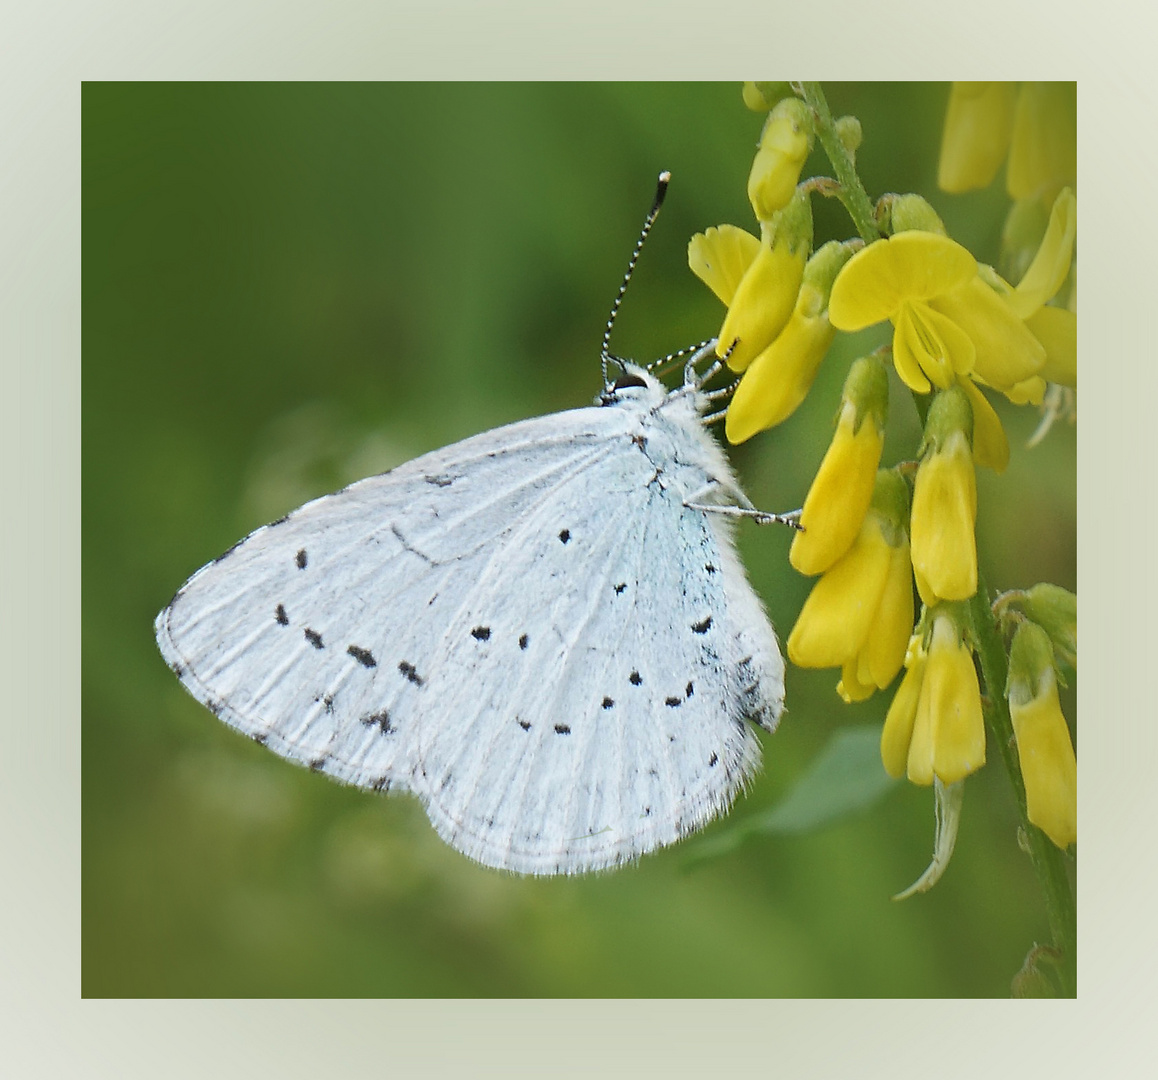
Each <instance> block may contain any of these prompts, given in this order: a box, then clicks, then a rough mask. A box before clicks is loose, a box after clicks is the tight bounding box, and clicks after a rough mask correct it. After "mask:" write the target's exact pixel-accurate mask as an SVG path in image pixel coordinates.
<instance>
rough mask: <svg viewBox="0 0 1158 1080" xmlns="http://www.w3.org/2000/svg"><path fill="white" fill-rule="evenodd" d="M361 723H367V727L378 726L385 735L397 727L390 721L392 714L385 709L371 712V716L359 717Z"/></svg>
mask: <svg viewBox="0 0 1158 1080" xmlns="http://www.w3.org/2000/svg"><path fill="white" fill-rule="evenodd" d="M359 723H362V724H365V725H366V726H367V727H376V728H377V729H378V730H379V731H380V732H381V733H382V734H383V735H389V734H390V733H391V732H392V731H395V730H396V729H395V727H394V725H393V724H391V723H390V714H389V713H388V712H387V711H386V710H385V709H383V710H382V711H381V712H376V713H370V715H369V716H362V717H359Z"/></svg>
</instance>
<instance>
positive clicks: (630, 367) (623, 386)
mask: <svg viewBox="0 0 1158 1080" xmlns="http://www.w3.org/2000/svg"><path fill="white" fill-rule="evenodd" d="M619 362H620V364H622V367H623V370H622V371H621V372H620V374H619V375H617V376H616V377H615V378H614V379H609V380H608V381H607V383H606V385H605V386H604V387H603V389H602V390H601V391H600V393H599V396H598V397H597V398H596V399H595V404H596V405H619V404H623V403H626V402H640V403H644V404H647V405H658V404H659V403H660V402H661V401H663V400H664V398H666V397H667V395H668V390H667V387H665V386H664V384H663V383H661V382H660V381H659V379H657V378H656V377H655V376H654V375H652V374H651V372H650V371H647V370H645V369H644V368H641V367H638V366H636V365H635V364H631V363H626V362H624V361H619Z"/></svg>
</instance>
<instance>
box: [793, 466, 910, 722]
mask: <svg viewBox="0 0 1158 1080" xmlns="http://www.w3.org/2000/svg"><path fill="white" fill-rule="evenodd" d="M908 501H909V496H908V488H907V486H906V485H905V482H904V480H903V479H902V478H901V477H900V475H899V474H898V473H897V472H896V471H895V470H884V469H882V470H881V471H880V472H879V473H878V474H877V480H876V486H875V492H874V497H873V505H872V508H871V509H870V510H869V512H868V513H867V514H866V515H865V517H864V521H863V523H862V525H861V527H860V531H859V533H858V535H857V537H856V540H855V542H854V543H853V545H852V547H851V548H850V549H849V550H848V551H847V552H846V553H845V555H844V556H843V557H842V558H841V559H839V560H838V561H837V562H836V564H835V565H834V566H832V567H831V568H830V569H829V570H827V571H826V572H825V574H824V575H823V576H822V577H821V578H820V580H819V581H818V582H817V583H816V585H815V586H813V589H812V592H811V593H810V594H809V597H808V599H807V600H806V601H805V603H804V607H803V609H802V610H801V612H800V617H799V618H798V619H797V620H796V625H795V626H794V627H793V628H792V633H791V634H790V635H789V637H788V656H789V658H790V659H791V660H792V662H793V663H794V664H796V665H797V666H799V667H840V668H842V669H843V671H842V675H843V678H842V680H841V683H840V685H839V686H838V687H837V689H838V691H839V692H840V694H841V696H842V697H843V698H844V699H845V700H846V701H860V700H863V699H864V698H866V697H868V696H869V695H870V694H871V693H872V692H873V691H874V690H875V689H878V688H881V689H883V688H884V687H886V686H888V684H889V683H890V682H892V680H893V678H894V676H895V675H896V674H897V672H898V671H899V670H900V669H901V664H902V662H903V661H904V658H905V645H906V642H907V641H908V639H909V634H910V632H911V631H912V628H913V586H912V576H911V570H910V563H909V540H908V534H907V533H906V531H905V525H904V522H905V516H906V513H907V510H908Z"/></svg>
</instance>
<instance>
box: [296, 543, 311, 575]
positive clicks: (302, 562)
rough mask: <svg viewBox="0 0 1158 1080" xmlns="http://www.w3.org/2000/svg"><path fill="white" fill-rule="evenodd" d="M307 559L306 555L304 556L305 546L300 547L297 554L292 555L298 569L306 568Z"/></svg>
mask: <svg viewBox="0 0 1158 1080" xmlns="http://www.w3.org/2000/svg"><path fill="white" fill-rule="evenodd" d="M308 561H309V560H308V559H307V557H306V549H305V548H302V549H301V550H300V551H299V552H298V553H297V555H295V556H294V562H296V563H297V564H298V569H299V570H304V569H305V568H306V563H307V562H308Z"/></svg>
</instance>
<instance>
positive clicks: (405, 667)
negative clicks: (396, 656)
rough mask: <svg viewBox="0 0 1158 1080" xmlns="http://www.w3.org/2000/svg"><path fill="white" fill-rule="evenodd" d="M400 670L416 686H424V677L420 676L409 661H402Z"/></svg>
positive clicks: (399, 666)
mask: <svg viewBox="0 0 1158 1080" xmlns="http://www.w3.org/2000/svg"><path fill="white" fill-rule="evenodd" d="M398 670H399V671H401V672H402V674H403V675H405V676H406V678H407V679H409V680H410V681H411V682H412V683H414V685H415V686H421V685H422V676H421V675H419V674H418V671H417V670H416V669H415V667H414V665H413V664H412V663H410V661H409V660H402V661H400V662H399V664H398Z"/></svg>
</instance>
